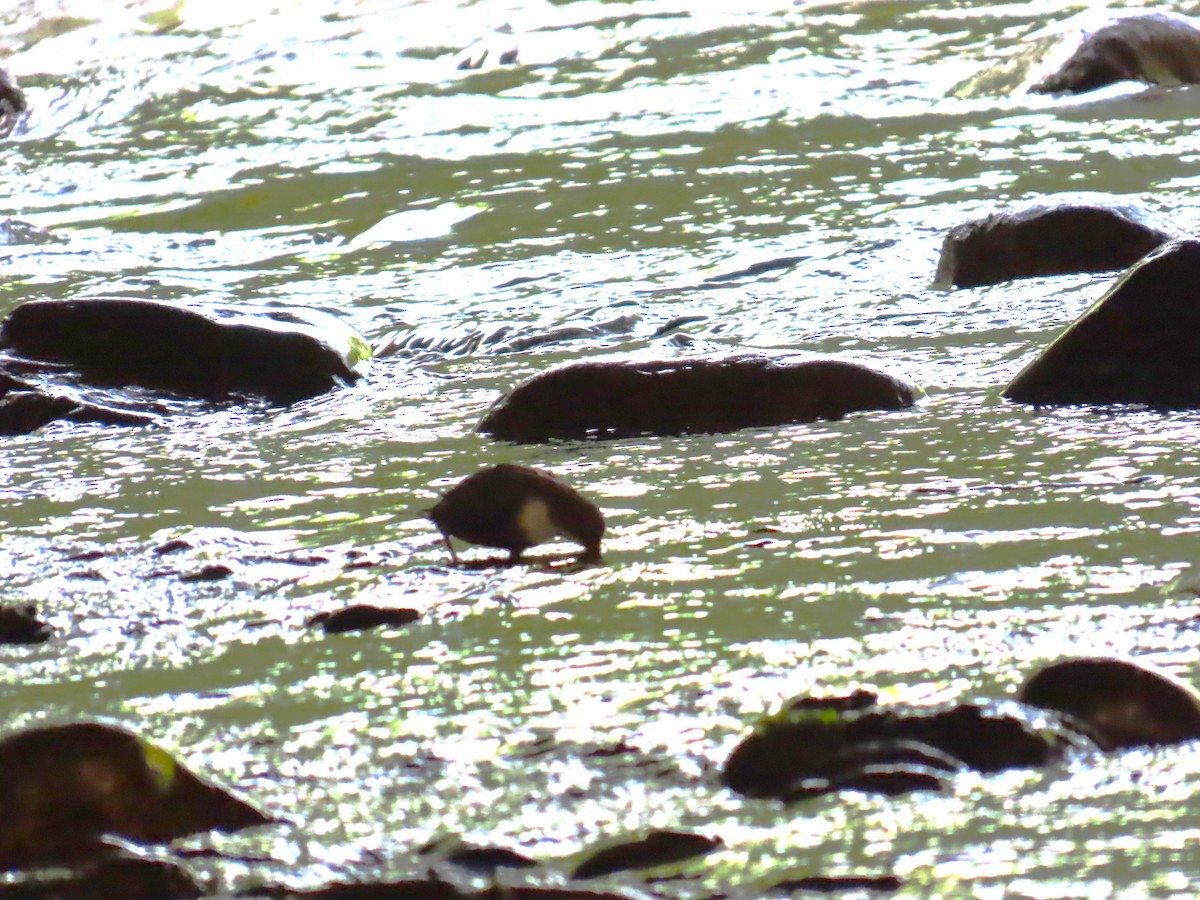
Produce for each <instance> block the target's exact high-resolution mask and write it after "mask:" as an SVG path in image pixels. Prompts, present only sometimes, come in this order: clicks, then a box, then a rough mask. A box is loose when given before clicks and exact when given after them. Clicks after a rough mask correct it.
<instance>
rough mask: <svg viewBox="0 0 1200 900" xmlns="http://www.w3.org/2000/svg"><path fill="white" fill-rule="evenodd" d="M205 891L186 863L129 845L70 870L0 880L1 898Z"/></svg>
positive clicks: (129, 897) (83, 898)
mask: <svg viewBox="0 0 1200 900" xmlns="http://www.w3.org/2000/svg"><path fill="white" fill-rule="evenodd" d="M206 893H207V892H206V891H205V890H204V888H203V887H202V886H201V885H200V883H199V882H198V881H197V879H196V876H195V874H194V873H193V872H191V871H190V870H189V869H188V868H187V867H186V866H184V865H182V864H180V863H178V862H175V861H171V860H167V859H155V858H152V857H149V856H144V855H138V854H137V853H136V852H134V850H133V848H130V847H128V846H126V847H123V848H121V849H120V850H119V851H115V852H113V854H112V855H111V856H106V857H104V858H101V859H98V860H96V861H94V862H89V863H86V864H83V865H81V866H79V867H78V869H77V870H75V871H72V872H71V873H70V874H66V875H64V874H63V873H62V872H61V871H52V872H50V873H44V872H38V873H32V874H30V875H27V876H26V877H24V878H20V879H17V880H14V881H13V882H11V883H2V884H0V900H9V898H12V900H17V898H20V900H194V898H198V897H203V896H205V895H206Z"/></svg>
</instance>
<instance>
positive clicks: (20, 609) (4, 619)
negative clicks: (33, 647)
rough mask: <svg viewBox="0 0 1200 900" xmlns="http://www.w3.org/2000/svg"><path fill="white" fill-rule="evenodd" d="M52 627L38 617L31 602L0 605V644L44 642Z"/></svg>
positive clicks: (48, 636) (52, 630)
mask: <svg viewBox="0 0 1200 900" xmlns="http://www.w3.org/2000/svg"><path fill="white" fill-rule="evenodd" d="M53 633H54V629H53V628H52V627H51V626H50V625H49V624H48V623H46V622H43V621H42V620H41V619H39V618H38V615H37V607H36V606H34V605H33V604H32V603H29V604H26V605H23V606H0V644H44V643H46V641H48V640H50V635H51V634H53Z"/></svg>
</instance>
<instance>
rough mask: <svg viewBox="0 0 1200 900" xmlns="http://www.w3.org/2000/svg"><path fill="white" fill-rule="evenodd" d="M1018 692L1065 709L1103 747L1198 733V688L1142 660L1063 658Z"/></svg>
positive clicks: (1172, 741)
mask: <svg viewBox="0 0 1200 900" xmlns="http://www.w3.org/2000/svg"><path fill="white" fill-rule="evenodd" d="M1017 696H1018V699H1019V700H1020V701H1021V702H1022V703H1027V704H1029V705H1030V706H1039V707H1042V708H1044V709H1053V710H1057V711H1058V712H1062V713H1066V714H1068V715H1069V716H1071V717H1072V719H1073V720H1074V721H1075V722H1076V723H1078V724H1079V725H1080V727H1081V728H1082V729H1083V730H1084V731H1086V733H1087V734H1089V735H1090V736H1091V737H1092V738H1093V739H1094V740H1095V741H1096V743H1098V744H1099V745H1100V746H1101V747H1103V748H1105V749H1116V748H1120V747H1138V746H1144V745H1151V746H1154V745H1163V744H1178V743H1181V742H1183V741H1190V740H1195V739H1196V738H1200V693H1197V691H1196V689H1195V688H1193V687H1192V686H1191V685H1188V684H1185V683H1184V682H1182V681H1180V680H1179V679H1177V678H1174V677H1172V676H1170V675H1168V674H1167V673H1165V672H1160V671H1159V670H1157V669H1155V668H1152V667H1151V666H1148V665H1146V664H1144V663H1136V662H1133V661H1130V660H1123V659H1104V658H1083V659H1067V660H1063V661H1061V662H1056V663H1052V664H1050V665H1048V666H1046V667H1045V668H1043V669H1041V670H1039V671H1038V672H1035V673H1034V674H1033V675H1032V676H1030V678H1029V679H1028V680H1027V681H1026V682H1025V684H1024V685H1022V686H1021V691H1020V693H1019V694H1018V695H1017Z"/></svg>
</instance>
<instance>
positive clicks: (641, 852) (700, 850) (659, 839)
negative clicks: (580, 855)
mask: <svg viewBox="0 0 1200 900" xmlns="http://www.w3.org/2000/svg"><path fill="white" fill-rule="evenodd" d="M723 845H724V841H722V840H721V839H720V838H710V837H705V836H704V835H702V834H687V833H684V832H678V831H652V832H650V833H649V834H648V835H646V836H645V837H644V838H641V839H639V840H634V841H627V842H625V843H621V844H616V845H613V846H611V847H605V848H604V849H603V850H598V851H596V852H595V853H593V854H592V855H591V856H589V857H588V858H587V859H585V860H584V861H583V862H581V863H580V864H579V865H578V866H576V867H575V871H574V872H572V873H571V877H572V878H598V877H600V876H601V875H611V874H612V873H614V872H625V871H628V870H630V869H649V868H652V867H653V866H662V865H667V864H668V863H675V862H683V861H684V860H688V859H693V858H695V857H697V856H703V855H705V854H706V853H711V852H712V851H714V850H716V849H717V848H718V847H721V846H723Z"/></svg>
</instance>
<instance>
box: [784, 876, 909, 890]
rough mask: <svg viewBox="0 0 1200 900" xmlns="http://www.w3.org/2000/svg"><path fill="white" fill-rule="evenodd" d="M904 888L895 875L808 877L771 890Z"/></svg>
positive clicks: (791, 879)
mask: <svg viewBox="0 0 1200 900" xmlns="http://www.w3.org/2000/svg"><path fill="white" fill-rule="evenodd" d="M902 887H904V882H903V881H901V880H900V879H899V878H897V877H896V876H895V875H808V876H805V877H803V878H789V879H788V880H787V881H781V882H779V883H778V884H776V885H775V886H774V887H773V888H771V890H772V891H773V892H776V893H783V894H792V893H795V892H796V891H818V892H820V893H823V894H831V893H833V892H834V891H898V890H900V888H902Z"/></svg>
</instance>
